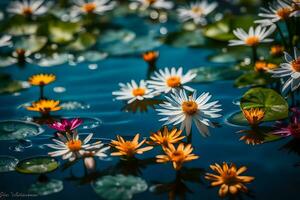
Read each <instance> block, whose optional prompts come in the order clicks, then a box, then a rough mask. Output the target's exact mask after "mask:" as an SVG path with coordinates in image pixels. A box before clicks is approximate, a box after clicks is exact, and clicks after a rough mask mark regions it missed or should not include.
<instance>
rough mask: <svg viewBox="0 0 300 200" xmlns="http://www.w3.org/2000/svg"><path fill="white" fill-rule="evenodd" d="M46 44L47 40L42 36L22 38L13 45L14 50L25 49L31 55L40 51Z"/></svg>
mask: <svg viewBox="0 0 300 200" xmlns="http://www.w3.org/2000/svg"><path fill="white" fill-rule="evenodd" d="M46 43H47V38H46V37H42V36H29V37H23V38H21V39H20V40H18V41H17V42H16V43H15V48H16V49H26V51H29V52H31V53H34V52H37V51H39V50H41V49H42V48H43V47H44V46H45V44H46Z"/></svg>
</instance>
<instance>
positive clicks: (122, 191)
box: [92, 174, 148, 200]
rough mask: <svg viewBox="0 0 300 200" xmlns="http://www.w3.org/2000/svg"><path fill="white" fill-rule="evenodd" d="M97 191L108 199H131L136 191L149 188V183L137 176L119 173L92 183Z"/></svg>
mask: <svg viewBox="0 0 300 200" xmlns="http://www.w3.org/2000/svg"><path fill="white" fill-rule="evenodd" d="M92 186H93V189H94V190H95V192H96V193H97V194H98V195H99V196H100V197H101V198H103V199H107V200H130V199H132V198H133V195H134V194H136V193H140V192H144V191H146V190H147V188H148V185H147V183H146V182H145V181H144V180H143V179H141V178H139V177H135V176H125V175H122V174H118V175H115V176H104V177H102V178H100V179H98V180H97V181H96V182H94V183H93V184H92Z"/></svg>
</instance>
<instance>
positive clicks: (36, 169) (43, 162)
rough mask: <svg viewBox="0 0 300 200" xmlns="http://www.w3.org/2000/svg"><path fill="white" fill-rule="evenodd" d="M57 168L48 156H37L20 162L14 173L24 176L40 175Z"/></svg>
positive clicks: (56, 163)
mask: <svg viewBox="0 0 300 200" xmlns="http://www.w3.org/2000/svg"><path fill="white" fill-rule="evenodd" d="M58 166H59V162H57V161H56V160H55V159H54V158H51V157H48V156H39V157H33V158H27V159H25V160H21V161H20V162H19V163H18V164H17V166H16V171H17V172H20V173H24V174H42V173H47V172H52V171H54V170H56V169H57V168H58Z"/></svg>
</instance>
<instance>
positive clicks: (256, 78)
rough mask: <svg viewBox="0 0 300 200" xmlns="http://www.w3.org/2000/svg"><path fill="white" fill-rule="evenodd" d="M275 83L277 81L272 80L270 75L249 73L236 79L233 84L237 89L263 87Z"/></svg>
mask: <svg viewBox="0 0 300 200" xmlns="http://www.w3.org/2000/svg"><path fill="white" fill-rule="evenodd" d="M275 81H277V80H276V79H274V78H272V76H271V75H270V74H267V73H260V72H254V71H251V72H248V73H245V74H243V75H241V76H240V77H238V78H237V79H236V80H235V82H234V86H235V87H238V88H242V87H251V86H263V85H268V84H270V83H273V82H275Z"/></svg>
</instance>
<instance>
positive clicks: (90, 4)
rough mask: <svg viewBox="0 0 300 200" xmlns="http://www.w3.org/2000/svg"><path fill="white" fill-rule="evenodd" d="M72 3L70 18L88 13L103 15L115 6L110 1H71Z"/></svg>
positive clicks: (113, 2)
mask: <svg viewBox="0 0 300 200" xmlns="http://www.w3.org/2000/svg"><path fill="white" fill-rule="evenodd" d="M73 2H74V6H73V8H72V16H78V15H80V14H89V13H95V14H98V15H103V14H104V13H105V12H107V11H109V10H112V9H114V8H115V6H116V2H115V1H110V0H73Z"/></svg>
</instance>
